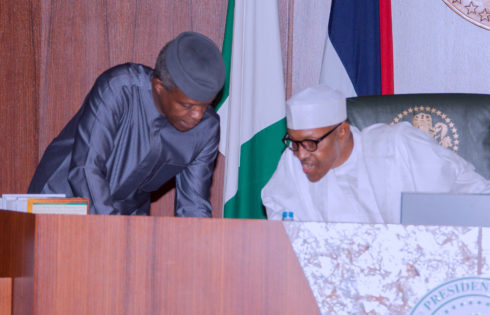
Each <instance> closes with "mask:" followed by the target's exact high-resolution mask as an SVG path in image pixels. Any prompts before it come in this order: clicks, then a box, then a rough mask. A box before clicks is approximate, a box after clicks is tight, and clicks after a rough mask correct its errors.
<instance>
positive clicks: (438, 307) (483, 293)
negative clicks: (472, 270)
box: [410, 277, 490, 315]
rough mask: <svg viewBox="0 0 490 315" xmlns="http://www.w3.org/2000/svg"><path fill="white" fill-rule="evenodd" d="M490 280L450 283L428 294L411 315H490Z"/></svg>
mask: <svg viewBox="0 0 490 315" xmlns="http://www.w3.org/2000/svg"><path fill="white" fill-rule="evenodd" d="M489 289H490V279H489V278H481V277H468V278H460V279H455V280H451V281H448V282H446V283H443V284H442V285H440V286H438V287H437V288H435V289H433V290H432V291H430V292H429V293H427V294H426V295H425V296H424V297H423V298H422V299H421V300H420V301H419V302H418V303H417V305H416V306H415V307H414V308H413V309H412V311H411V312H410V315H446V314H454V315H460V314H490V291H489Z"/></svg>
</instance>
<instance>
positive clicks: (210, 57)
mask: <svg viewBox="0 0 490 315" xmlns="http://www.w3.org/2000/svg"><path fill="white" fill-rule="evenodd" d="M165 64H166V66H167V69H168V72H169V73H170V76H171V77H172V79H173V81H174V82H175V84H176V85H177V87H178V88H179V89H180V90H181V91H182V92H184V94H185V95H187V96H188V97H190V98H192V99H194V100H196V101H201V102H204V101H209V100H211V99H212V98H214V97H215V96H216V94H218V92H219V91H220V90H221V88H222V87H223V84H224V82H225V72H226V71H225V63H224V61H223V57H222V56H221V53H220V51H219V49H218V47H217V46H216V44H215V43H214V42H213V41H212V40H210V39H209V38H207V37H206V36H204V35H202V34H199V33H195V32H184V33H181V34H180V35H179V36H177V37H176V38H175V39H174V40H173V41H172V42H170V43H169V45H168V47H167V52H166V56H165Z"/></svg>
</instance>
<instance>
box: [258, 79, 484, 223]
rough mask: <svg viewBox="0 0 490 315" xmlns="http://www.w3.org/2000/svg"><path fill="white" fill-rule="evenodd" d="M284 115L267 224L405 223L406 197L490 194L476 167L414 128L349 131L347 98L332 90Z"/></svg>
mask: <svg viewBox="0 0 490 315" xmlns="http://www.w3.org/2000/svg"><path fill="white" fill-rule="evenodd" d="M286 114H287V128H288V132H287V134H286V136H285V137H284V139H283V141H284V142H285V144H286V145H287V147H288V149H286V150H285V152H284V153H283V155H282V157H281V160H280V161H279V164H278V166H277V169H276V171H275V173H274V175H273V176H272V178H271V180H270V181H269V182H268V183H267V185H266V186H265V187H264V189H263V190H262V201H263V204H264V206H265V207H266V210H267V217H268V218H269V219H273V220H279V219H281V217H282V213H283V211H292V212H293V213H294V219H295V220H299V221H328V222H362V223H399V222H400V199H401V192H454V193H490V181H487V180H486V179H484V178H483V177H482V176H480V175H479V174H477V173H476V172H475V171H474V167H473V166H472V165H471V164H470V163H468V162H466V161H465V160H464V159H463V158H461V157H460V156H458V155H457V154H456V153H454V152H453V151H450V150H448V149H446V148H444V147H442V146H441V145H439V144H438V143H436V142H435V140H434V139H433V138H432V137H431V136H430V135H428V134H427V133H425V132H423V131H421V130H419V129H417V128H415V127H413V126H411V125H410V124H409V123H408V122H402V123H399V124H396V125H394V126H388V125H385V124H375V125H372V126H370V127H367V128H365V129H364V130H362V131H359V130H358V129H357V128H355V127H354V126H350V125H349V123H348V122H347V121H346V119H347V114H346V100H345V97H344V96H343V95H342V94H341V93H340V92H339V91H336V90H333V89H331V88H329V87H328V86H325V85H318V86H315V87H312V88H308V89H306V90H304V91H302V92H300V93H298V94H296V95H295V96H293V97H292V98H291V99H290V100H288V102H287V107H286Z"/></svg>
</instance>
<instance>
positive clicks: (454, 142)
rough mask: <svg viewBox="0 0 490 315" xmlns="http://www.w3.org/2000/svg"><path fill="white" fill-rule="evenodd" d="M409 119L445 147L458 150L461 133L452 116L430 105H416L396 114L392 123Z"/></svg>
mask: <svg viewBox="0 0 490 315" xmlns="http://www.w3.org/2000/svg"><path fill="white" fill-rule="evenodd" d="M400 121H409V122H411V123H412V125H413V126H415V127H417V128H419V129H421V130H423V131H425V132H427V133H428V134H430V135H431V136H432V137H433V138H434V139H435V140H436V141H438V142H439V144H440V145H442V146H443V147H445V148H449V149H452V150H453V151H458V148H459V135H458V130H457V129H456V126H455V125H454V123H453V121H452V120H451V118H449V117H448V116H447V115H446V114H444V113H443V112H441V111H440V110H438V109H436V108H433V107H430V106H422V105H420V106H414V107H409V108H408V109H406V110H403V111H402V112H401V113H399V114H398V115H396V116H395V118H394V119H393V121H392V122H391V123H390V125H394V124H396V123H399V122H400Z"/></svg>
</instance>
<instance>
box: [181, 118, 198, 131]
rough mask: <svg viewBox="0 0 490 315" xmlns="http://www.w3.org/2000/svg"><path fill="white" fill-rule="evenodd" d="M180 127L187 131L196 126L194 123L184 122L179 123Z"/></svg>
mask: <svg viewBox="0 0 490 315" xmlns="http://www.w3.org/2000/svg"><path fill="white" fill-rule="evenodd" d="M181 125H182V126H183V127H184V129H186V130H189V129H192V128H194V127H195V126H197V123H195V122H187V121H185V120H182V121H181Z"/></svg>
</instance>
